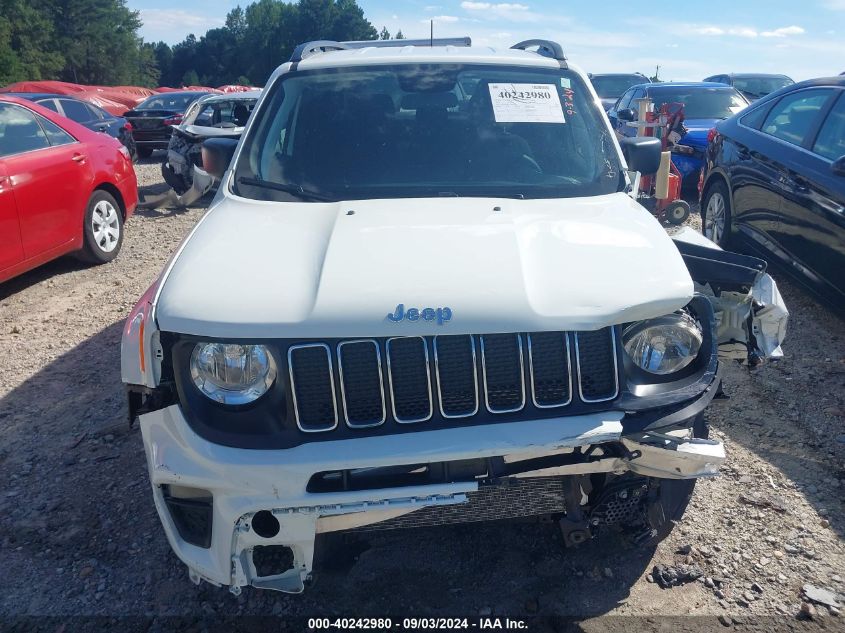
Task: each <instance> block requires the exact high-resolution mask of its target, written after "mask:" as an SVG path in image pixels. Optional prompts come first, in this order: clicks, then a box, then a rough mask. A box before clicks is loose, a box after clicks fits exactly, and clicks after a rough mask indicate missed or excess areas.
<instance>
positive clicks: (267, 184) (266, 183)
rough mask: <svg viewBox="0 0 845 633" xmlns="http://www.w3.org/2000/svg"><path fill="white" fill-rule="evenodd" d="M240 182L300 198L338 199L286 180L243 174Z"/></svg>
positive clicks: (322, 200) (329, 200) (323, 200)
mask: <svg viewBox="0 0 845 633" xmlns="http://www.w3.org/2000/svg"><path fill="white" fill-rule="evenodd" d="M238 184H241V185H248V186H250V187H263V188H264V189H273V190H275V191H283V192H285V193H289V194H292V195H294V196H297V197H299V198H305V199H309V200H319V201H321V202H336V200H335V199H334V198H332V197H331V196H327V195H325V194H322V193H320V192H318V191H311V190H309V189H304V188H303V187H302V185H294V184H289V183H286V182H273V181H271V180H264V179H262V178H249V177H247V176H241V177H240V178H238Z"/></svg>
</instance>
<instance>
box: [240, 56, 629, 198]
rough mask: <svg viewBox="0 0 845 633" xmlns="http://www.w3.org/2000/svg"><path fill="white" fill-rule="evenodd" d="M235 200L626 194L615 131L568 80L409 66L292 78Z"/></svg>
mask: <svg viewBox="0 0 845 633" xmlns="http://www.w3.org/2000/svg"><path fill="white" fill-rule="evenodd" d="M270 90H271V93H270V94H269V95H268V97H267V98H266V99H265V101H264V102H263V105H262V107H261V109H260V110H259V111H258V112H256V113H255V115H254V116H255V119H254V121H253V123H252V124H251V125H250V128H249V133H248V136H247V138H246V139H245V141H244V146H243V149H242V151H241V154H240V159H239V161H238V164H237V165H236V168H235V180H234V185H233V186H234V191H235V192H236V193H237V194H239V195H242V196H246V197H249V198H256V199H266V200H291V199H309V200H344V199H345V200H349V199H366V198H397V197H434V196H478V197H517V198H555V197H569V196H586V195H599V194H603V193H610V192H614V191H620V190H621V189H622V188H623V187H624V176H623V175H622V171H621V167H620V163H619V158H618V155H617V152H616V149H615V146H614V145H613V143H612V141H611V139H610V134H609V132H608V131H607V127H606V125H605V123H604V121H603V120H602V118H601V115H600V113H599V112H598V109H597V108H596V107H595V105H594V103H593V102H592V101H591V99H590V96H589V93H588V91H587V88H586V86H585V85H584V84H583V82H582V81H581V80H580V79H579V77H578V75H576V74H575V73H572V72H570V71H567V70H561V69H540V68H524V67H504V66H489V65H487V66H469V65H466V66H465V65H442V64H438V65H410V64H407V65H399V66H375V67H358V68H340V69H328V70H327V69H323V70H320V71H304V72H293V73H289V74H286V75H283V76H282V78H281V80H280V81H277V82H276V83H275V84H274V86H273V87H272V88H271V89H270Z"/></svg>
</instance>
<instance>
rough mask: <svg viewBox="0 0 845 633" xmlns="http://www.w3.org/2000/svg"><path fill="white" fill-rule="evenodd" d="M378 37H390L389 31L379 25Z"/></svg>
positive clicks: (385, 38) (386, 38) (382, 38)
mask: <svg viewBox="0 0 845 633" xmlns="http://www.w3.org/2000/svg"><path fill="white" fill-rule="evenodd" d="M378 38H379V39H380V40H389V39H390V31H388V30H387V27H386V26H383V27H381V31H380V32H379V34H378Z"/></svg>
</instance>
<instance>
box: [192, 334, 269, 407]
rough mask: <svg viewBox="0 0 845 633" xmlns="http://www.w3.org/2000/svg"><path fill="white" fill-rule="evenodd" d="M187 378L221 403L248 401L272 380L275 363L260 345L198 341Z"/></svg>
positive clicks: (264, 391) (245, 402) (262, 392)
mask: <svg viewBox="0 0 845 633" xmlns="http://www.w3.org/2000/svg"><path fill="white" fill-rule="evenodd" d="M191 378H193V381H194V384H195V385H196V386H197V389H199V390H200V391H201V392H202V393H203V394H205V395H206V396H208V397H209V398H211V399H212V400H215V401H216V402H220V403H223V404H229V405H239V404H249V403H250V402H254V401H255V400H258V398H260V397H261V396H263V395H264V394H265V393H266V392H267V390H268V389H269V388H270V386H271V385H272V384H273V381H274V380H275V379H276V364H275V362H274V361H273V356H272V355H271V354H270V352H269V351H268V349H267V348H266V347H265V346H264V345H240V344H236V343H198V344H197V345H196V347H194V351H193V353H192V354H191Z"/></svg>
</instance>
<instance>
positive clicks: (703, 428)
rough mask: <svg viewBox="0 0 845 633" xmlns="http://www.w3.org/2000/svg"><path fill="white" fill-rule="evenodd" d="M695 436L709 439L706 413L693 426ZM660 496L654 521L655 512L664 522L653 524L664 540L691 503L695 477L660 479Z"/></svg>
mask: <svg viewBox="0 0 845 633" xmlns="http://www.w3.org/2000/svg"><path fill="white" fill-rule="evenodd" d="M692 434H693V437H698V438H702V439H707V438H708V436H709V435H710V428H709V426H708V424H707V421H706V420H705V419H704V414H703V413H699V414H698V417H697V418H696V419H695V422H694V423H693V427H692ZM658 481H659V482H660V497H659V498H658V500H657V502H656V506H655V509H656V510H657V512H656V513H655V512H654V511H652V513H651V514H652V521H655V514H656V515H657V516H661V515H662V519H663V521H662V522H659V524H658V525H653V527H655V528H656V529H657V535H656V537H655V539H656V540H658V541H662V540H663V539H664V538H666V537H667V536H669V533H670V532H671V531H672V528H674V527H675V524H676V523H677V522H678V521H680V520H681V517H683V516H684V512H685V511H686V509H687V506H688V505H689V502H690V499H691V498H692V493H693V491H694V490H695V482H696V480H695V479H659V480H658Z"/></svg>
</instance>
